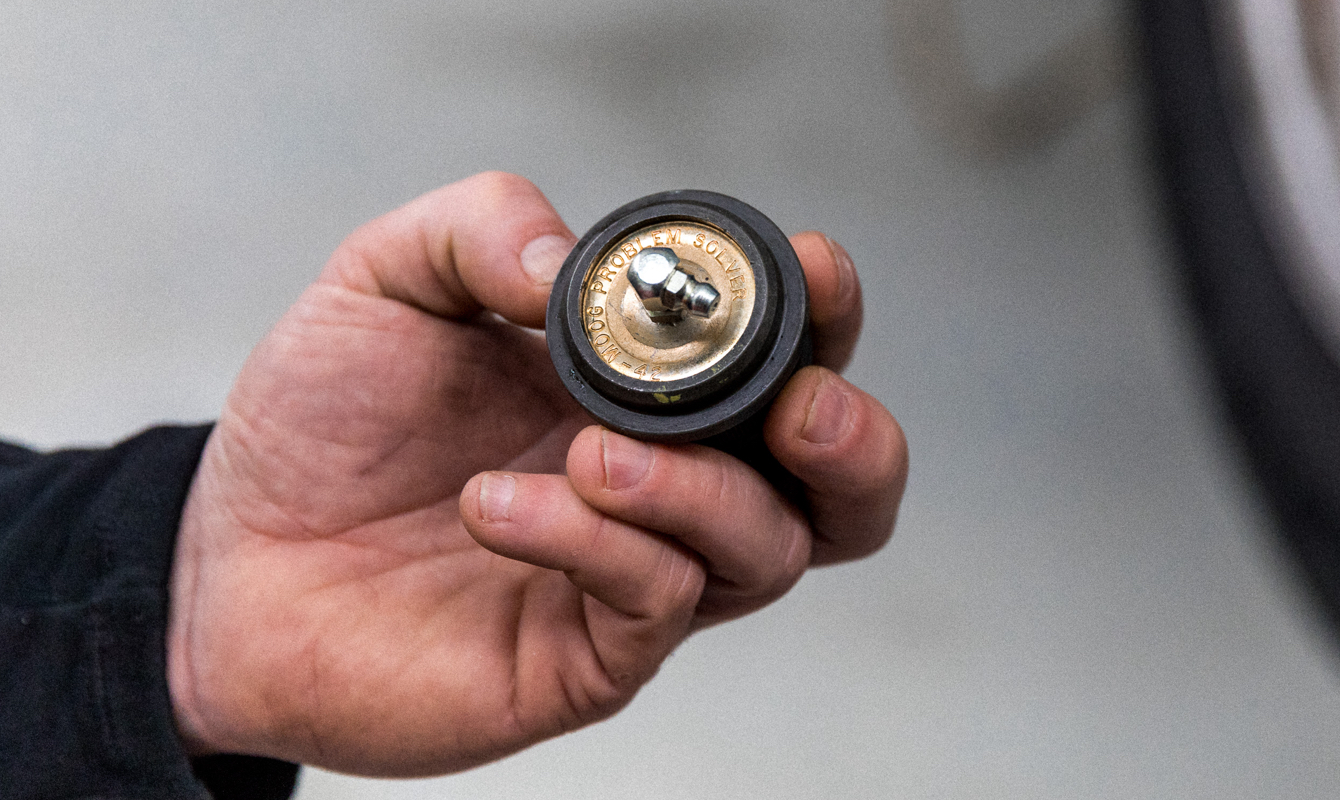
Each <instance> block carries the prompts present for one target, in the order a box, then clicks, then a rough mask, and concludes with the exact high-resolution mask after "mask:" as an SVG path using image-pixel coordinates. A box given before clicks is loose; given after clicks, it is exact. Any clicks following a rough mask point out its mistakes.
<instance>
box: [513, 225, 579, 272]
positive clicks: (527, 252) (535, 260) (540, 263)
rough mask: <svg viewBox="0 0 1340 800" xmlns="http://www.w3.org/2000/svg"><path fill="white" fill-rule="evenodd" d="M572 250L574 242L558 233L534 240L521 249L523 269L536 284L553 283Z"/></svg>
mask: <svg viewBox="0 0 1340 800" xmlns="http://www.w3.org/2000/svg"><path fill="white" fill-rule="evenodd" d="M571 250H572V240H571V239H568V238H567V237H565V236H559V235H558V234H556V233H550V234H546V235H545V236H541V237H539V238H537V239H532V240H531V242H530V244H528V245H526V246H525V247H524V248H522V249H521V269H522V270H524V271H525V273H526V274H527V275H529V276H530V279H531V280H533V281H535V282H536V283H553V282H554V277H555V276H556V275H558V270H559V268H560V267H562V266H563V259H565V258H567V257H568V252H569V251H571Z"/></svg>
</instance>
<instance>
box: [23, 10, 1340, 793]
mask: <svg viewBox="0 0 1340 800" xmlns="http://www.w3.org/2000/svg"><path fill="white" fill-rule="evenodd" d="M1125 12H1126V8H1125V7H1124V6H1122V5H1121V4H1119V3H1117V2H1114V0H958V1H957V2H947V0H946V1H935V2H933V1H932V0H809V2H804V3H796V2H774V1H773V0H733V1H732V2H727V1H726V0H685V1H684V2H664V0H660V1H658V2H653V0H564V1H563V2H557V1H556V0H546V1H544V2H541V0H521V1H519V2H512V3H508V4H499V3H496V2H485V1H484V0H461V1H459V2H426V1H425V0H419V1H418V2H414V1H412V0H405V1H403V2H402V1H399V0H397V1H395V2H382V3H348V2H330V1H329V0H327V1H326V2H320V3H316V2H310V3H303V2H287V3H280V4H275V3H258V2H238V3H231V4H226V5H222V6H220V5H216V4H205V3H181V2H136V3H127V4H116V5H110V4H103V3H91V2H68V3H46V2H25V0H6V1H5V2H4V3H3V4H0V436H3V437H5V438H8V439H12V440H17V441H21V442H24V443H27V444H30V445H35V446H40V447H56V446H62V445H69V444H80V443H106V442H111V441H114V440H116V439H118V438H121V437H123V436H126V435H128V434H130V433H132V432H134V431H136V430H138V429H140V428H143V427H145V426H148V425H151V424H153V423H156V422H160V421H194V420H205V419H210V418H212V417H213V416H214V415H215V414H216V413H217V411H218V409H219V408H220V406H221V404H222V401H223V398H224V396H225V394H226V392H227V390H228V387H229V385H230V383H231V381H232V379H233V377H234V375H235V374H236V372H237V371H238V369H239V367H240V365H241V363H242V361H243V359H244V358H245V357H246V355H247V353H248V351H249V350H250V349H251V347H252V346H253V345H254V344H255V343H256V342H257V341H258V340H259V339H260V338H261V337H262V336H264V334H265V332H266V331H267V329H268V328H269V327H270V326H271V325H272V324H273V323H274V321H275V320H276V319H277V318H278V317H279V316H280V315H281V314H282V313H283V311H284V310H285V308H286V307H287V306H288V304H289V303H290V302H292V301H293V299H294V298H296V296H297V295H298V293H299V292H300V291H301V289H302V288H303V287H304V286H305V285H306V284H307V283H308V282H309V281H310V280H312V278H313V277H314V276H315V275H316V274H317V272H318V271H319V270H320V268H321V266H322V265H323V263H324V261H325V259H326V257H327V256H328V254H329V253H330V251H331V250H332V249H333V248H334V247H335V246H336V245H337V244H338V242H339V241H340V240H341V238H343V236H344V235H346V234H347V233H348V232H349V231H351V230H352V229H353V228H354V227H355V226H357V225H358V224H360V223H362V222H364V221H366V220H368V219H370V218H372V217H374V216H376V215H378V214H381V213H383V212H385V211H387V210H389V209H391V208H393V207H395V206H397V205H399V204H401V203H403V202H406V201H408V200H409V199H411V198H413V197H414V196H416V195H418V194H420V193H422V192H425V191H427V190H429V189H432V188H434V187H436V186H438V185H441V184H443V183H447V182H450V181H453V180H457V179H459V178H462V177H465V176H467V175H470V174H472V173H474V172H477V171H480V170H485V169H502V170H508V171H512V172H517V173H520V174H522V175H525V176H527V177H529V178H530V179H531V180H533V181H535V182H536V183H537V184H538V185H539V186H540V188H541V189H543V190H544V191H545V192H546V193H547V194H548V196H549V197H550V198H551V200H552V201H553V203H554V205H555V206H556V207H557V208H558V210H559V212H560V213H561V214H563V216H564V217H565V219H566V220H567V221H568V223H569V225H570V226H571V227H572V229H573V231H574V232H576V233H579V234H580V233H581V232H582V231H583V230H585V229H586V227H587V226H589V225H590V224H592V223H593V222H594V221H595V220H597V219H598V218H599V217H601V216H603V215H604V214H605V213H606V212H608V211H610V210H612V209H613V208H615V207H616V206H618V205H621V204H622V203H624V202H626V201H628V200H631V199H633V198H636V197H639V196H641V195H644V194H648V193H651V192H655V191H660V190H663V189H669V188H701V189H711V190H715V191H720V192H725V193H727V194H731V195H735V196H737V197H739V198H741V199H743V200H745V201H747V202H749V203H751V204H753V205H755V206H757V207H758V208H759V209H761V210H762V211H764V212H765V213H767V214H768V215H770V216H771V217H772V218H773V219H774V220H775V221H777V223H778V224H779V225H780V226H781V227H782V228H783V229H784V230H786V231H788V232H792V233H794V232H797V231H800V230H804V229H809V228H817V229H821V230H823V231H825V232H827V233H829V234H830V235H832V236H833V237H834V238H836V239H837V240H838V241H840V242H842V243H843V244H844V245H845V246H846V248H847V249H848V250H849V251H850V252H851V253H852V255H853V257H854V258H855V259H856V261H857V264H858V267H859V268H860V270H861V273H862V278H863V281H864V286H865V297H866V303H867V325H866V330H865V334H864V338H863V341H862V346H861V348H860V349H859V351H858V354H857V357H856V360H855V362H854V363H853V364H852V366H851V368H850V369H849V371H848V375H849V377H851V378H852V379H853V380H854V381H855V382H857V383H858V384H860V385H861V386H863V387H864V388H866V389H867V390H869V391H871V392H873V393H874V394H875V395H876V396H877V397H879V398H880V399H881V400H882V401H883V402H884V403H885V404H886V405H887V406H889V408H891V409H892V410H893V411H894V413H895V414H896V415H897V416H898V417H899V419H900V421H901V422H902V424H903V426H904V427H905V429H906V430H907V434H908V437H909V440H910V442H911V448H912V463H913V469H912V478H911V483H910V486H909V488H908V494H907V499H906V502H905V505H904V511H903V514H902V518H901V520H900V524H899V531H898V534H897V536H896V537H895V539H894V541H893V542H892V543H891V544H890V545H889V546H888V547H887V548H886V549H885V550H883V551H882V552H881V553H880V554H879V555H878V556H876V557H874V558H872V559H870V560H867V561H865V562H862V563H860V564H856V565H850V566H844V567H840V568H833V569H826V570H820V571H817V572H814V573H812V574H810V575H809V576H807V577H806V578H805V579H804V580H803V581H802V582H801V584H800V585H799V586H798V587H797V588H796V590H795V591H793V592H792V593H791V594H790V595H789V596H788V597H787V598H785V599H784V600H782V601H781V602H779V603H777V604H776V605H774V606H772V607H771V608H769V609H767V610H765V611H764V612H762V613H760V614H758V615H755V616H754V617H751V618H749V619H746V620H743V621H740V622H737V623H734V624H732V625H729V626H725V627H721V628H717V629H714V630H711V631H708V632H706V633H703V634H700V635H698V636H696V637H694V638H693V639H691V640H690V641H688V642H687V643H686V644H684V645H683V646H682V647H681V648H680V649H679V651H678V652H677V653H676V654H675V655H674V656H672V657H671V659H670V660H669V661H668V662H667V663H666V664H665V666H664V668H663V669H662V672H661V675H660V676H659V677H658V679H657V680H656V681H654V682H653V683H652V684H651V685H649V686H648V687H647V688H646V689H645V690H644V691H643V692H642V694H641V695H640V696H639V698H638V699H637V700H636V701H635V702H634V703H633V704H632V706H631V707H630V708H628V709H627V710H626V711H624V712H623V713H622V714H620V715H619V716H617V717H616V718H615V719H613V720H612V721H610V722H607V723H605V724H602V725H598V726H595V727H593V728H590V729H587V730H583V731H580V732H577V733H575V734H571V735H569V736H566V737H564V738H562V739H559V740H557V741H554V742H550V743H547V744H544V745H541V746H539V747H536V748H534V749H532V750H530V751H528V752H526V753H523V754H521V755H519V756H516V757H513V758H511V759H508V760H505V761H503V762H500V763H497V764H493V765H490V766H486V767H483V768H480V769H477V770H474V771H471V772H468V773H465V774H462V775H457V776H450V777H446V778H441V779H434V780H422V781H372V780H362V779H354V778H348V777H344V776H338V775H333V774H329V773H325V772H321V771H317V770H305V771H304V773H303V776H302V778H301V785H300V789H299V792H298V797H299V798H302V800H315V799H316V798H333V799H342V798H351V799H352V798H406V799H408V798H455V797H462V798H465V797H489V798H583V799H589V798H628V797H639V798H821V797H822V798H833V797H870V798H874V797H917V798H982V797H991V798H1038V797H1055V798H1073V797H1086V798H1089V797H1093V798H1129V797H1170V798H1171V797H1177V798H1185V797H1215V798H1224V797H1244V798H1246V797H1251V798H1267V797H1268V798H1274V797H1278V798H1322V797H1332V796H1334V792H1335V787H1336V786H1337V785H1340V671H1338V670H1337V665H1338V663H1337V658H1336V655H1337V651H1336V649H1335V647H1334V640H1333V639H1332V638H1331V637H1330V635H1329V634H1328V633H1327V629H1326V628H1325V626H1324V625H1323V624H1322V623H1321V622H1320V621H1319V619H1320V618H1319V617H1318V615H1317V614H1316V612H1315V610H1314V608H1315V607H1314V605H1313V603H1312V601H1311V599H1310V595H1309V594H1308V592H1307V591H1306V590H1304V589H1303V588H1302V586H1303V584H1301V583H1299V581H1298V580H1297V579H1296V570H1295V568H1294V566H1293V562H1292V561H1291V560H1290V559H1289V558H1288V557H1287V556H1286V555H1285V553H1284V551H1282V550H1281V549H1280V547H1279V546H1278V544H1277V538H1276V536H1275V534H1274V531H1273V528H1272V517H1271V516H1270V514H1269V513H1267V511H1266V508H1267V504H1266V502H1265V501H1264V499H1263V495H1262V494H1261V492H1260V491H1259V490H1258V489H1257V488H1256V487H1255V484H1254V483H1253V482H1252V481H1251V480H1250V479H1249V473H1248V470H1247V468H1246V466H1245V465H1244V464H1245V462H1244V459H1243V458H1242V454H1241V452H1240V448H1239V446H1238V445H1237V444H1236V442H1237V441H1238V440H1237V439H1236V437H1235V436H1234V435H1233V434H1232V432H1231V430H1230V429H1229V428H1228V427H1227V425H1226V422H1225V419H1226V415H1225V413H1224V412H1223V410H1222V404H1221V402H1220V401H1219V399H1218V395H1217V394H1216V391H1215V386H1216V384H1215V382H1214V380H1213V379H1212V373H1211V369H1210V367H1209V366H1208V365H1207V362H1206V358H1205V354H1204V352H1203V347H1202V345H1201V340H1200V339H1199V338H1198V337H1197V336H1196V334H1195V332H1194V326H1193V322H1192V320H1191V318H1190V316H1189V315H1188V313H1187V310H1186V305H1187V304H1186V303H1185V298H1184V296H1183V293H1182V284H1181V282H1180V280H1179V278H1178V273H1177V269H1176V264H1177V261H1178V253H1179V251H1178V249H1177V247H1176V246H1175V244H1174V241H1173V239H1172V237H1171V235H1170V232H1169V225H1168V224H1167V223H1166V222H1165V218H1166V217H1165V207H1164V201H1163V198H1164V194H1163V191H1162V185H1161V178H1160V173H1159V168H1158V166H1157V163H1158V162H1157V161H1156V159H1155V158H1154V155H1153V154H1154V151H1155V150H1156V149H1157V148H1156V147H1155V146H1154V144H1153V142H1152V134H1151V132H1150V128H1151V126H1150V124H1149V120H1148V117H1147V114H1146V108H1147V102H1146V100H1145V95H1144V91H1145V89H1144V84H1143V83H1142V81H1141V80H1140V77H1139V76H1140V69H1139V68H1138V66H1137V63H1138V60H1139V59H1138V55H1139V48H1138V45H1137V37H1136V36H1135V35H1134V31H1133V25H1132V23H1131V20H1130V18H1129V16H1128V14H1126V13H1125Z"/></svg>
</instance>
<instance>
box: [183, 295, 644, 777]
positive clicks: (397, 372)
mask: <svg viewBox="0 0 1340 800" xmlns="http://www.w3.org/2000/svg"><path fill="white" fill-rule="evenodd" d="M295 365H296V366H295ZM581 424H582V416H581V415H580V413H579V412H578V410H577V408H576V406H575V404H573V403H572V402H571V401H570V400H568V399H567V398H566V395H565V394H564V393H563V392H562V389H561V387H560V386H559V385H558V383H557V381H556V380H554V379H553V377H552V368H551V367H549V366H548V364H547V355H546V354H545V350H544V345H543V342H542V340H540V339H539V337H538V336H536V335H535V334H534V332H530V331H525V330H522V329H519V328H516V327H515V326H512V325H508V324H506V323H501V322H496V321H493V320H484V321H480V322H478V323H473V324H470V323H457V322H450V321H443V320H440V319H437V318H434V317H431V316H429V315H427V314H424V313H422V312H420V311H418V310H415V309H412V308H410V307H408V306H404V305H402V304H399V303H395V302H393V301H390V300H386V299H382V298H370V297H366V296H361V295H356V294H352V293H349V292H347V291H344V290H340V289H336V288H332V287H325V286H318V287H314V289H313V290H312V291H311V292H309V293H308V295H307V296H305V297H304V298H303V300H302V301H301V302H300V303H299V304H298V305H297V306H296V307H295V308H294V309H293V311H291V312H290V314H289V315H288V316H287V317H286V319H285V320H284V321H283V322H282V323H281V324H280V325H279V326H278V327H277V328H276V330H275V332H274V333H273V334H272V335H271V336H270V337H269V339H267V341H266V342H265V343H264V344H263V345H262V346H261V347H260V348H259V349H258V350H257V352H256V354H255V355H254V356H253V358H252V360H251V361H250V362H249V363H248V365H247V367H246V369H245V371H244V373H243V375H242V377H241V379H240V380H239V382H238V385H237V387H236V389H235V390H234V393H233V396H232V397H231V398H230V400H229V403H228V407H227V411H226V413H225V414H224V416H223V417H222V418H221V420H220V423H219V428H218V431H217V434H216V437H215V439H216V441H215V442H214V444H212V445H211V447H212V448H214V449H217V450H219V451H220V452H221V454H223V455H224V456H225V458H223V459H221V461H222V462H223V463H225V464H226V465H227V468H228V469H229V470H230V471H232V473H233V476H234V477H241V476H245V477H246V480H234V481H229V482H228V485H229V491H228V494H227V495H226V496H222V497H216V498H214V501H215V502H216V503H218V504H220V505H222V506H225V507H226V508H225V509H223V510H226V511H227V512H228V516H230V517H232V518H234V519H236V520H237V522H238V523H239V524H238V525H237V526H236V528H235V531H234V536H235V538H236V541H235V545H236V547H237V548H238V551H239V552H243V553H246V554H248V558H246V559H245V561H243V562H242V563H243V565H244V566H243V567H242V568H240V569H237V570H234V571H233V572H232V573H231V574H230V576H229V578H230V579H231V580H230V582H231V583H232V584H233V585H232V587H231V588H228V587H220V588H221V589H223V591H225V592H226V593H228V594H229V595H230V596H232V599H233V602H234V603H247V602H249V601H252V598H248V597H246V596H245V593H246V592H253V593H254V589H253V588H252V587H254V585H255V582H254V580H253V578H254V577H255V576H256V575H257V574H264V575H266V576H267V579H266V582H265V585H267V586H268V587H270V588H269V590H268V592H267V593H268V594H269V596H268V597H266V598H265V601H266V602H265V603H264V604H261V603H257V607H258V609H264V608H267V607H268V608H273V609H282V610H283V611H282V613H267V614H266V616H265V617H264V618H263V620H261V623H262V624H264V625H269V626H274V627H276V628H278V629H280V630H279V631H278V632H280V633H283V634H285V636H284V637H281V638H280V641H284V640H287V641H288V642H289V646H288V647H286V648H283V649H280V650H278V651H275V650H274V648H273V647H272V646H270V645H268V644H267V650H266V651H264V652H258V653H256V654H255V658H254V659H243V662H244V663H252V664H255V665H257V666H258V667H260V668H261V669H263V672H264V674H265V675H266V676H269V677H268V680H270V681H272V682H273V681H274V680H275V678H276V677H278V678H280V679H281V681H280V685H275V686H271V687H270V691H271V692H272V693H273V694H272V696H273V697H275V698H286V700H285V704H286V705H290V706H292V707H291V708H288V709H287V711H288V714H287V715H286V717H287V722H286V724H296V725H302V726H303V727H305V728H307V729H308V730H309V731H310V735H311V736H312V738H313V741H312V742H311V745H312V746H313V747H314V748H315V749H316V751H317V752H323V751H327V752H324V753H323V755H324V756H325V757H326V758H327V759H330V757H331V756H334V759H332V761H333V763H334V764H335V765H337V766H338V764H339V762H340V758H339V755H338V754H334V753H330V752H328V749H329V748H328V745H327V744H326V742H325V740H327V739H330V740H335V739H337V738H338V739H339V740H340V741H346V740H347V738H348V737H347V731H348V730H349V729H350V728H351V727H361V728H362V730H364V731H365V732H366V744H367V745H368V746H369V747H370V746H371V743H374V742H375V743H377V747H378V748H385V749H386V750H387V755H388V757H393V760H394V762H395V764H396V769H397V770H398V771H401V772H403V771H404V768H405V766H406V761H407V760H411V761H412V760H413V759H412V756H411V753H412V752H413V751H414V750H415V749H420V750H422V751H423V752H424V753H425V754H427V753H433V752H439V751H441V750H442V749H443V748H442V746H441V745H442V739H443V737H452V738H453V739H454V744H455V745H456V748H455V749H456V750H458V751H460V752H461V755H462V757H463V758H464V759H465V760H467V761H475V760H484V759H487V758H490V757H496V756H498V755H501V754H502V753H503V752H508V751H511V750H514V749H516V748H517V747H519V746H521V745H523V744H525V743H527V741H530V740H534V739H535V738H540V737H543V736H545V735H552V734H553V733H555V732H557V731H559V730H562V729H565V728H570V727H574V726H576V725H578V724H581V723H583V722H587V721H590V720H591V718H592V717H593V716H594V715H603V714H605V713H609V712H610V711H612V710H613V708H612V707H609V705H608V704H600V705H599V707H593V706H590V705H586V706H584V707H581V708H575V707H573V704H572V703H571V702H569V701H570V700H571V696H570V695H568V694H566V693H565V692H563V691H557V692H545V691H544V689H545V688H548V687H544V686H543V684H544V683H546V682H548V681H563V680H565V676H564V674H563V672H564V670H568V671H571V670H572V669H573V668H574V667H575V666H578V665H576V664H572V663H566V664H565V663H554V662H550V661H546V660H544V659H541V660H540V661H539V662H535V661H531V662H525V661H524V660H523V659H522V658H521V657H520V656H519V654H518V643H519V637H521V636H527V637H530V636H538V637H544V638H546V639H550V640H553V639H561V640H565V641H566V640H568V639H572V640H573V641H572V642H568V643H566V644H564V645H563V646H560V647H546V646H544V645H546V644H549V645H552V644H555V642H553V641H549V642H544V643H536V645H537V646H536V647H535V648H534V649H531V648H527V649H528V651H530V652H541V653H564V654H569V655H575V656H576V659H575V660H578V661H580V660H584V659H588V658H590V654H589V653H584V652H581V649H580V648H578V650H577V651H575V652H574V648H573V647H572V644H574V643H576V644H580V643H581V642H583V641H589V639H588V637H587V636H586V632H585V630H584V627H583V626H584V614H583V608H582V604H583V601H582V596H581V594H580V592H578V591H577V590H576V589H574V588H573V587H572V585H571V583H569V582H568V581H567V580H566V578H564V576H563V575H562V574H561V573H555V572H551V571H547V570H541V569H539V568H536V567H531V566H528V565H525V564H521V563H518V562H515V561H510V560H507V559H503V558H502V557H500V556H497V555H494V554H492V553H490V552H488V551H486V550H484V549H483V548H481V547H480V546H479V545H478V544H476V543H475V541H474V540H473V539H472V538H470V536H469V535H468V534H467V533H466V531H465V529H464V527H463V526H462V524H461V521H460V517H459V511H458V495H459V493H460V490H461V488H462V486H463V485H464V484H465V482H466V481H467V480H468V479H469V478H470V477H471V476H472V475H474V474H475V473H477V472H479V471H481V470H484V469H496V468H501V467H504V466H512V467H515V468H519V469H524V470H526V471H531V472H546V471H547V472H562V469H563V461H564V457H565V454H566V450H567V444H568V440H570V439H571V435H572V434H573V433H575V432H576V430H577V428H578V427H579V426H580V425H581ZM206 463H207V464H208V463H209V462H208V461H207V462H206ZM314 464H316V465H321V469H320V471H319V472H318V473H316V474H312V473H311V465H314ZM484 577H487V578H488V580H481V578H484ZM500 578H502V579H501V580H500ZM536 598H539V599H542V600H543V601H544V602H540V603H537V602H534V600H535V599H536ZM528 600H530V601H531V602H528ZM230 605H231V603H230ZM350 608H354V609H358V613H357V614H354V615H351V614H349V612H348V609H350ZM481 618H482V619H481ZM480 622H483V623H484V624H482V625H481V624H480ZM253 624H254V621H253ZM258 633H259V632H257V631H255V630H252V631H251V632H250V634H249V635H248V636H246V638H245V640H250V641H255V642H267V643H269V642H270V641H271V637H270V636H268V635H267V636H261V635H258ZM235 641H243V639H240V638H239V639H238V640H235ZM407 641H413V642H417V643H418V646H417V647H415V648H411V649H410V650H409V651H407V652H409V653H410V657H409V659H408V661H406V660H405V659H403V658H396V659H387V658H385V656H386V654H387V653H388V652H391V651H392V650H393V649H394V650H396V651H397V652H400V651H403V648H404V643H405V642H407ZM369 678H372V685H375V686H377V687H378V690H377V692H375V693H374V694H366V693H357V692H351V691H350V687H352V686H354V685H361V684H362V683H366V682H367V681H368V680H369ZM566 679H570V677H569V678H566ZM592 689H594V687H592ZM532 697H535V698H542V700H541V702H539V703H534V704H527V703H526V702H525V701H526V700H527V699H529V698H532ZM315 698H321V699H320V700H316V699H315ZM619 699H626V698H619ZM318 702H319V703H320V704H321V706H322V707H321V708H320V709H317V708H313V707H310V705H311V704H313V703H318ZM332 702H338V703H339V705H340V706H341V707H340V708H338V709H335V708H332V707H331V706H330V704H331V703H332ZM425 704H429V706H431V707H430V708H429V707H425ZM439 705H440V707H441V708H450V709H453V710H454V711H456V712H457V714H456V716H455V717H452V716H447V715H444V714H442V713H441V712H440V710H439ZM412 708H423V709H424V711H425V712H427V713H424V714H423V715H422V716H419V717H417V718H414V715H411V717H412V722H413V723H414V724H409V725H407V724H406V719H405V714H404V713H403V710H404V709H412ZM318 712H319V719H320V722H319V723H317V722H316V720H317V718H318ZM332 712H335V713H332ZM519 717H525V718H524V719H519ZM392 718H393V719H394V721H393V722H390V720H391V719H392ZM378 720H388V727H387V729H385V730H383V729H380V728H379V726H378V725H377V721H378ZM320 726H325V727H328V728H329V729H330V733H326V732H325V731H323V730H322V728H321V727H320ZM522 731H524V733H522ZM337 734H338V735H337ZM346 746H347V744H346ZM360 755H361V756H363V757H364V758H365V759H366V757H367V756H368V755H369V754H368V753H362V754H360ZM328 763H331V762H328ZM442 766H443V765H442V764H441V763H440V762H433V763H431V764H429V763H425V764H424V765H423V767H424V769H426V770H427V769H440V768H441V767H442ZM451 766H456V765H451Z"/></svg>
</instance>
